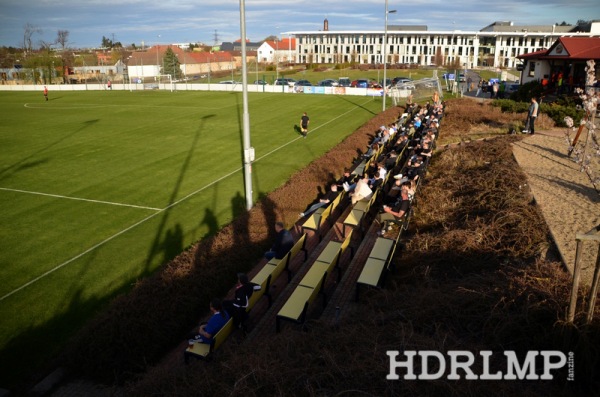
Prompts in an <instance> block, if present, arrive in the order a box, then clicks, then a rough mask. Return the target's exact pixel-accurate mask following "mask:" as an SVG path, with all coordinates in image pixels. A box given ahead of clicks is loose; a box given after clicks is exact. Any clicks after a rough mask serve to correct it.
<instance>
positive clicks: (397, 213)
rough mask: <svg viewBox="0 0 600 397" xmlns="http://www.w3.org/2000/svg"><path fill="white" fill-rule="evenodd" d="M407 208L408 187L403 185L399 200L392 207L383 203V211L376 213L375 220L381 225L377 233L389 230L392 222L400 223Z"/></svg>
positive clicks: (408, 208) (383, 233)
mask: <svg viewBox="0 0 600 397" xmlns="http://www.w3.org/2000/svg"><path fill="white" fill-rule="evenodd" d="M409 210H410V200H409V197H408V187H406V186H404V185H403V186H402V189H401V190H400V200H397V201H396V204H394V206H393V207H389V206H387V205H384V206H383V212H381V213H379V214H378V215H377V222H379V224H380V225H381V230H380V231H379V235H380V236H384V235H385V233H386V231H388V230H391V226H392V223H396V224H399V225H402V224H403V222H404V221H405V217H406V215H408V213H409Z"/></svg>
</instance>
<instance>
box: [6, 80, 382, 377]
mask: <svg viewBox="0 0 600 397" xmlns="http://www.w3.org/2000/svg"><path fill="white" fill-rule="evenodd" d="M43 99H44V98H43V96H42V93H41V91H40V92H0V115H1V117H0V280H2V282H0V318H1V319H2V320H1V326H0V362H2V364H3V367H4V368H7V367H10V368H12V369H11V370H10V371H2V372H3V373H4V374H3V376H2V379H0V387H6V386H5V385H6V384H7V382H10V381H11V380H14V378H12V376H14V374H16V373H19V372H20V371H25V372H26V368H31V367H35V366H36V365H38V364H40V363H42V362H43V361H44V360H46V359H47V358H49V357H51V356H52V355H53V354H54V353H55V352H56V351H58V350H59V349H60V347H61V345H62V344H64V342H65V341H66V340H67V339H68V337H69V336H70V335H72V334H73V333H74V332H75V331H76V330H77V329H78V328H79V327H80V326H81V325H82V324H83V323H84V322H85V321H86V320H87V319H89V318H90V316H92V315H93V313H94V312H96V311H97V310H99V309H101V307H102V306H103V305H105V304H106V303H107V302H108V301H109V300H110V299H111V298H114V296H116V295H117V294H118V293H121V292H123V291H126V290H127V289H129V288H130V287H131V286H132V284H133V283H134V282H135V281H136V280H137V279H139V278H141V277H144V276H145V275H148V274H150V273H152V272H153V271H155V270H156V269H157V268H158V267H160V265H161V264H164V263H165V262H166V261H168V260H169V259H171V258H172V257H174V256H175V255H177V253H179V252H181V251H182V250H183V249H184V248H185V247H187V246H189V245H190V244H192V243H193V242H195V241H197V240H198V239H201V238H203V237H204V236H207V235H210V234H213V233H215V232H216V231H217V229H218V228H219V227H221V226H222V225H224V224H226V223H228V222H229V221H231V219H232V218H233V217H235V216H236V215H238V214H239V213H240V211H243V209H244V208H245V198H244V185H243V168H242V167H243V165H242V146H243V143H242V95H241V93H217V92H174V93H172V92H167V91H144V92H127V91H100V92H89V91H88V92H58V91H51V92H50V100H49V101H47V102H46V101H44V100H43ZM380 109H381V101H380V100H379V99H373V98H370V97H340V96H325V95H302V94H287V95H283V94H250V95H249V113H250V133H251V144H252V146H253V147H254V148H255V150H256V161H255V163H254V164H253V167H252V178H253V189H254V191H253V196H254V197H253V199H254V200H256V198H257V197H258V196H259V195H260V194H264V193H267V192H269V191H271V190H273V189H275V188H276V187H278V186H280V185H281V184H283V183H284V182H285V181H286V180H287V179H288V178H289V177H290V175H291V174H292V173H294V172H295V171H297V170H299V169H301V168H303V167H304V166H306V165H307V164H308V163H309V162H310V161H312V160H313V159H315V158H317V157H319V156H320V155H322V154H323V153H324V152H325V151H327V150H328V149H329V148H331V147H332V146H334V145H335V144H337V143H338V142H340V141H342V140H343V139H344V138H345V137H346V136H347V135H349V134H350V133H352V132H353V131H354V130H355V129H356V128H357V127H359V126H360V125H362V124H363V123H364V122H365V121H366V120H368V119H370V118H372V117H373V116H374V115H375V114H377V113H378V112H379V111H380ZM303 111H306V112H308V115H309V116H310V118H311V124H310V126H311V128H310V130H311V133H310V135H309V136H308V138H307V139H302V137H301V136H300V135H299V134H298V133H297V132H296V131H295V130H294V126H295V125H297V124H298V123H299V120H300V117H301V115H302V112H303ZM334 171H338V172H339V171H341V170H334ZM240 203H241V205H240ZM40 341H43V342H40Z"/></svg>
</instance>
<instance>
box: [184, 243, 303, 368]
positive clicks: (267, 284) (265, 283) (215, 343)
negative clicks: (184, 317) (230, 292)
mask: <svg viewBox="0 0 600 397" xmlns="http://www.w3.org/2000/svg"><path fill="white" fill-rule="evenodd" d="M300 252H304V261H306V259H307V257H308V251H307V249H306V233H304V234H302V236H300V238H299V239H298V241H296V243H295V244H294V246H293V247H292V248H291V249H290V250H289V251H288V253H287V254H286V255H285V256H284V257H283V258H282V259H276V258H273V259H271V260H269V262H267V264H265V266H264V267H263V268H262V269H261V270H260V271H259V272H258V273H257V274H256V275H255V276H254V277H253V278H252V280H250V281H251V282H253V283H255V284H257V285H260V287H261V288H260V290H255V291H254V292H253V293H252V295H251V296H250V299H249V301H248V307H247V308H246V312H250V310H252V308H253V307H254V306H255V305H256V302H258V301H259V299H260V298H262V297H263V296H266V297H267V298H268V300H269V306H271V303H272V298H271V285H272V284H273V283H274V282H275V281H276V280H277V279H278V278H279V276H280V275H281V273H283V271H284V270H285V271H286V272H287V276H288V283H289V282H290V281H291V279H292V272H291V270H290V263H291V262H292V260H293V259H294V258H295V257H296V256H297V255H298V254H299V253H300ZM233 330H234V325H233V318H230V319H229V321H227V323H226V324H225V325H224V326H223V328H221V329H220V330H219V332H217V333H216V334H215V335H214V336H213V338H212V343H210V344H209V343H194V344H191V345H189V346H188V348H187V349H186V350H185V352H184V358H185V361H186V362H187V361H188V359H189V358H190V357H194V358H200V359H204V358H207V357H209V355H210V354H211V353H212V352H213V351H214V350H216V349H218V348H219V346H220V345H221V344H222V343H223V341H225V340H226V339H227V338H228V337H229V335H230V334H231V333H232V332H233Z"/></svg>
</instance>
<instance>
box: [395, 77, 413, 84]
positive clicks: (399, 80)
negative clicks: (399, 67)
mask: <svg viewBox="0 0 600 397" xmlns="http://www.w3.org/2000/svg"><path fill="white" fill-rule="evenodd" d="M409 81H412V79H409V78H408V77H394V78H393V79H392V85H396V84H398V83H408V82H409Z"/></svg>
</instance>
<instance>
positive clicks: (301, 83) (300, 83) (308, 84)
mask: <svg viewBox="0 0 600 397" xmlns="http://www.w3.org/2000/svg"><path fill="white" fill-rule="evenodd" d="M312 85H313V84H312V83H311V82H310V81H308V80H298V81H296V86H302V87H312Z"/></svg>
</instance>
